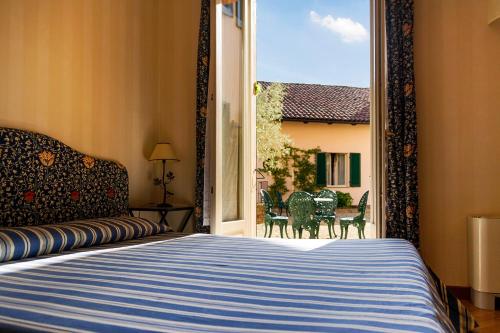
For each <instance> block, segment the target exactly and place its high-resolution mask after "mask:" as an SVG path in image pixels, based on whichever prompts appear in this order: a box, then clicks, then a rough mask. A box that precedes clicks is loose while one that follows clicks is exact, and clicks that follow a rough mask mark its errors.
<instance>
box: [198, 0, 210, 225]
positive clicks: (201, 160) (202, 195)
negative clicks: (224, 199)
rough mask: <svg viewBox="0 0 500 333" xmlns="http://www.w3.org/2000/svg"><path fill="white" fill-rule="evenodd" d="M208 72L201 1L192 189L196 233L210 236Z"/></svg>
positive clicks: (206, 14)
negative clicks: (194, 176) (193, 186)
mask: <svg viewBox="0 0 500 333" xmlns="http://www.w3.org/2000/svg"><path fill="white" fill-rule="evenodd" d="M209 69H210V0H201V14H200V31H199V34H198V66H197V77H196V188H195V219H196V222H195V232H204V233H209V232H210V227H209V226H207V225H206V224H207V219H208V214H210V211H209V209H207V207H208V206H209V205H208V201H207V198H208V196H207V193H209V188H208V187H209V186H210V185H209V182H207V181H206V176H207V174H208V172H206V166H207V165H208V164H209V163H207V162H208V160H205V156H208V155H207V145H206V143H207V140H206V135H207V107H208V78H209Z"/></svg>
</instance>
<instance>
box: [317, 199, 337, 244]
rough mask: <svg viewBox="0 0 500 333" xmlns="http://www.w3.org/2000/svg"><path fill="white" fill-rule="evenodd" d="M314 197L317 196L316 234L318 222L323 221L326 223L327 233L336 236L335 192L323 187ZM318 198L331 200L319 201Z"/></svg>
mask: <svg viewBox="0 0 500 333" xmlns="http://www.w3.org/2000/svg"><path fill="white" fill-rule="evenodd" d="M316 198H317V199H316V206H317V210H316V220H317V222H318V229H317V232H316V236H317V235H319V227H320V223H321V222H322V221H324V222H325V223H326V224H327V225H328V234H329V235H330V238H337V234H336V233H335V220H336V218H337V215H336V213H335V210H336V209H337V202H338V201H337V193H335V192H334V191H331V190H328V189H323V190H321V191H320V192H319V193H318V195H317V197H316ZM318 199H331V200H329V201H320V200H318ZM332 233H333V237H332Z"/></svg>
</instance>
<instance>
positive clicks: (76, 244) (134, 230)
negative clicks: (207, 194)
mask: <svg viewBox="0 0 500 333" xmlns="http://www.w3.org/2000/svg"><path fill="white" fill-rule="evenodd" d="M167 231H170V230H169V227H168V226H167V225H166V224H158V223H155V222H151V221H148V220H146V219H143V218H139V217H114V218H99V219H91V220H81V221H73V222H68V223H64V224H46V225H40V226H26V227H12V228H0V262H5V261H11V260H18V259H23V258H28V257H36V256H41V255H45V254H51V253H60V252H63V251H68V250H71V249H76V248H80V247H91V246H97V245H101V244H106V243H113V242H120V241H124V240H130V239H136V238H142V237H147V236H151V235H155V234H159V233H164V232H167Z"/></svg>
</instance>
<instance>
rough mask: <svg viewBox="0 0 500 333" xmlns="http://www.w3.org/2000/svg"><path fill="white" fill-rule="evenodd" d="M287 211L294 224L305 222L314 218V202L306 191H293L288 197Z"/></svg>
mask: <svg viewBox="0 0 500 333" xmlns="http://www.w3.org/2000/svg"><path fill="white" fill-rule="evenodd" d="M288 211H289V212H290V215H291V217H292V219H293V223H294V224H305V223H308V222H310V221H311V220H312V219H314V215H315V213H316V204H315V202H314V197H313V196H312V195H311V194H309V193H307V192H294V193H292V195H291V196H290V198H289V199H288Z"/></svg>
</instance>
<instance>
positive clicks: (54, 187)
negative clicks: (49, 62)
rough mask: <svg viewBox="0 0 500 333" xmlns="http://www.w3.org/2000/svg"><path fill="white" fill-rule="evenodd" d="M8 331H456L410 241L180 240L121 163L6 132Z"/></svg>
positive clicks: (4, 305)
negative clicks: (155, 216)
mask: <svg viewBox="0 0 500 333" xmlns="http://www.w3.org/2000/svg"><path fill="white" fill-rule="evenodd" d="M0 154H1V157H2V159H1V163H2V164H1V165H0V166H1V169H0V172H1V175H2V179H1V181H2V186H3V187H2V191H3V192H2V196H0V252H2V253H3V254H2V253H0V261H3V263H1V264H0V281H1V283H0V332H11V331H12V332H40V331H43V332H454V331H455V330H454V328H453V327H452V326H451V323H450V321H449V319H448V316H447V314H446V309H445V307H444V305H443V303H442V302H441V300H440V298H439V295H438V293H437V290H436V286H435V284H434V283H433V281H432V278H431V276H430V275H429V272H428V271H427V268H426V267H425V265H424V264H423V262H422V260H421V258H420V256H419V254H418V253H417V251H416V250H415V248H414V247H413V246H412V245H411V244H409V243H408V242H406V241H403V240H355V241H351V240H342V241H339V240H337V241H335V240H296V241H295V240H280V239H277V240H273V239H248V238H236V237H224V236H214V235H189V236H186V235H182V234H175V233H171V232H167V230H166V229H164V228H163V227H161V226H158V225H154V224H152V223H151V222H147V221H144V220H140V219H139V220H137V219H133V218H130V217H126V216H124V214H125V212H126V208H127V206H128V184H127V183H126V182H128V180H127V174H126V170H125V169H124V168H123V166H121V165H119V164H117V163H114V162H110V161H104V160H99V159H95V158H93V157H88V156H86V155H83V154H80V153H78V152H75V151H73V150H72V149H70V148H69V147H67V146H65V145H63V144H61V143H60V142H58V141H56V140H54V139H52V138H49V137H46V136H42V135H40V134H37V133H32V132H26V131H20V130H14V129H1V128H0Z"/></svg>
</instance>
